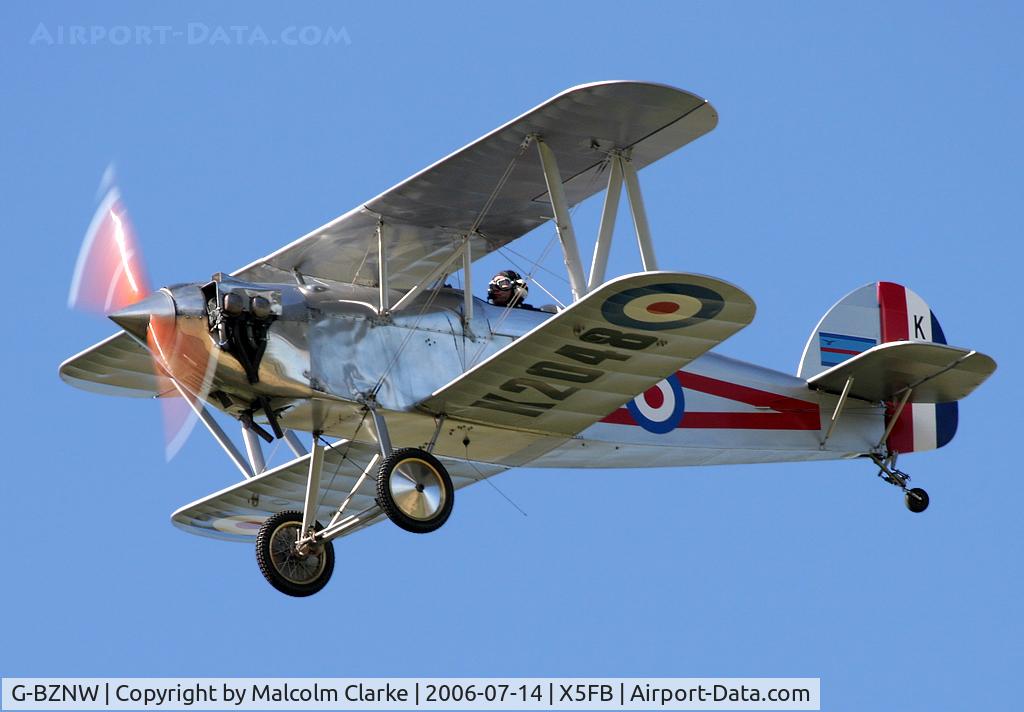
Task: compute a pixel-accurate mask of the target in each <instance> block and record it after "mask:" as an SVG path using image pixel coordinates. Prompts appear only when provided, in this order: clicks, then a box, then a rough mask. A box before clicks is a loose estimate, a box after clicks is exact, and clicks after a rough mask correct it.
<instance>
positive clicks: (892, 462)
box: [871, 453, 928, 513]
mask: <svg viewBox="0 0 1024 712" xmlns="http://www.w3.org/2000/svg"><path fill="white" fill-rule="evenodd" d="M871 459H872V460H874V462H875V464H876V465H878V476H879V477H880V478H882V480H883V481H885V482H888V483H889V484H891V485H895V486H896V487H899V488H900V489H901V490H903V501H904V503H905V504H906V505H907V509H909V510H910V511H911V512H914V513H919V512H923V511H924V510H926V509H928V493H927V492H925V491H924V490H923V489H921V488H920V487H913V488H908V487H907V483H908V482H910V475H908V474H907V473H906V472H903V471H901V470H897V469H896V453H893V454H891V455H889V456H888V457H886V458H884V459H883V458H882V457H881V456H879V455H872V456H871Z"/></svg>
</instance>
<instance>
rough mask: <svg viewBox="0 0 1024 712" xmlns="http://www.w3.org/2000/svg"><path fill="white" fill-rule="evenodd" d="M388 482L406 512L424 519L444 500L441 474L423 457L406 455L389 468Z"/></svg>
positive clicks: (400, 507) (394, 497) (431, 515)
mask: <svg viewBox="0 0 1024 712" xmlns="http://www.w3.org/2000/svg"><path fill="white" fill-rule="evenodd" d="M388 486H389V487H390V489H391V496H392V498H393V499H394V501H395V504H396V505H398V508H399V509H400V510H402V513H403V514H405V515H406V516H409V517H412V518H413V519H418V520H420V521H427V520H429V519H431V518H433V517H434V516H435V515H436V514H437V513H438V512H440V511H441V509H442V508H443V507H444V504H445V492H444V482H443V481H442V479H441V475H440V474H439V473H438V472H437V471H436V470H435V469H434V468H433V467H431V466H430V464H429V463H427V462H424V461H423V460H419V459H414V458H410V459H408V460H405V461H404V462H400V463H399V464H398V465H397V466H396V467H395V468H394V469H393V470H392V471H391V476H390V481H389V482H388Z"/></svg>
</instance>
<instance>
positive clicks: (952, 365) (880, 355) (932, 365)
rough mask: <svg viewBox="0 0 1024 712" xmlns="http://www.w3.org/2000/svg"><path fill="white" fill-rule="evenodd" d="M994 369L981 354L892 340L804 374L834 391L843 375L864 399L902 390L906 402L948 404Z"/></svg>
mask: <svg viewBox="0 0 1024 712" xmlns="http://www.w3.org/2000/svg"><path fill="white" fill-rule="evenodd" d="M995 370H996V362H995V361H993V360H992V359H991V358H989V357H988V356H986V355H985V354H982V353H978V352H977V351H971V350H969V349H962V348H958V347H956V346H947V345H945V344H932V343H927V342H924V341H893V342H890V343H887V344H879V345H878V346H872V347H871V348H870V349H868V350H867V351H864V352H863V353H860V354H857V355H856V356H853V357H852V358H849V359H847V360H846V361H843V362H842V363H841V364H839V365H837V366H833V367H832V368H830V369H828V370H827V371H823V372H821V373H819V374H818V375H817V376H814V377H812V378H809V379H808V380H807V384H808V385H809V386H810V387H811V388H815V389H817V390H821V391H825V392H826V393H832V394H834V395H839V394H840V393H842V392H843V389H844V387H845V386H846V381H847V379H848V378H853V382H852V383H851V384H850V395H851V396H853V397H854V398H860V399H861V400H866V401H884V400H895V399H896V397H897V396H899V395H900V394H902V393H903V392H904V391H906V390H907V389H908V388H909V389H911V394H910V398H909V401H910V402H911V403H948V402H951V401H958V400H960V399H961V398H966V397H967V396H968V395H970V394H971V391H973V390H974V389H975V388H977V387H978V386H980V385H981V384H982V383H983V382H984V381H985V379H987V378H988V377H989V376H991V375H992V373H993V372H994V371H995Z"/></svg>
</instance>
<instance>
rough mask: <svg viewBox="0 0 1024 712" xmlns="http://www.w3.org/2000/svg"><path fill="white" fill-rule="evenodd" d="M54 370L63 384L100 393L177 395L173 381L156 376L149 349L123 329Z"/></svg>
mask: <svg viewBox="0 0 1024 712" xmlns="http://www.w3.org/2000/svg"><path fill="white" fill-rule="evenodd" d="M58 372H59V373H60V377H61V379H62V380H63V381H65V382H66V383H69V384H70V385H72V386H76V387H78V388H82V389H84V390H87V391H94V392H96V393H102V394H104V395H114V396H133V397H136V398H156V397H157V396H160V395H163V394H167V393H171V394H173V395H177V391H176V390H175V388H174V384H172V383H171V381H170V380H169V379H168V378H167V377H166V376H162V375H157V373H156V370H155V369H154V367H153V357H152V356H151V355H150V353H149V351H147V350H146V349H145V347H143V346H142V344H140V343H139V342H138V341H136V340H135V339H133V338H132V337H131V336H129V335H128V334H127V333H125V332H123V331H119V332H117V333H116V334H114V335H113V336H110V337H109V338H106V339H104V340H103V341H101V342H99V343H98V344H95V345H93V346H90V347H89V348H87V349H86V350H85V351H83V352H82V353H80V354H76V355H74V356H72V357H71V358H69V359H68V360H67V361H65V362H64V363H62V364H61V365H60V369H59V371H58Z"/></svg>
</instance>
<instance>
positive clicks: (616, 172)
mask: <svg viewBox="0 0 1024 712" xmlns="http://www.w3.org/2000/svg"><path fill="white" fill-rule="evenodd" d="M608 160H609V163H610V164H611V170H610V171H609V172H608V192H607V193H605V197H604V209H603V210H602V212H601V226H600V228H598V231H597V244H596V245H594V259H593V260H592V261H591V263H590V280H589V281H588V282H587V291H593V290H595V289H597V288H598V287H599V286H601V284H602V283H604V275H605V271H606V269H607V268H608V253H609V251H610V250H611V247H612V232H613V231H614V229H615V218H616V217H617V215H618V212H619V199H620V197H621V195H622V184H623V183H625V184H626V198H627V199H628V200H629V210H630V212H631V213H632V215H633V227H634V229H635V230H636V241H637V244H638V245H639V247H640V261H641V263H642V264H643V266H644V271H645V272H653V271H656V270H657V269H658V260H657V257H656V256H655V254H654V243H653V242H652V241H651V226H650V224H649V223H648V222H647V209H646V208H645V207H644V197H643V194H642V193H641V192H640V179H639V178H637V175H636V167H635V166H634V165H633V162H632V161H631V160H630V159H629V158H628V157H627V156H624V155H623V154H622V152H621V151H618V150H616V151H613V152H612V153H610V154H609V156H608Z"/></svg>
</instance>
